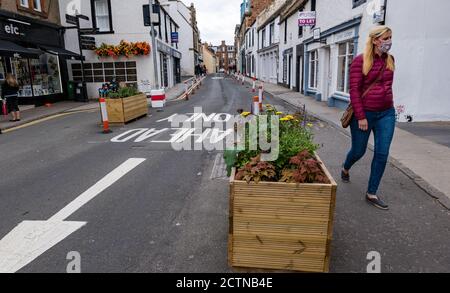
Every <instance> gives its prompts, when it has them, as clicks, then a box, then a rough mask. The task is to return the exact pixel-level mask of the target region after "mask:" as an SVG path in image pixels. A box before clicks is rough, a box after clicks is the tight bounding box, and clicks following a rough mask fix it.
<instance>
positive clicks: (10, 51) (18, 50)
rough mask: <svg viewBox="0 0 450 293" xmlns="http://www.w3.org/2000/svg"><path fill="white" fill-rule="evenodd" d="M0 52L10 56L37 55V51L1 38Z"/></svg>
mask: <svg viewBox="0 0 450 293" xmlns="http://www.w3.org/2000/svg"><path fill="white" fill-rule="evenodd" d="M0 54H1V55H3V56H9V57H18V58H19V57H37V56H39V54H38V53H37V52H36V51H33V50H29V49H27V48H24V47H22V46H19V45H17V44H15V43H13V42H9V41H4V40H0Z"/></svg>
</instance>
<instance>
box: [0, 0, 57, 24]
mask: <svg viewBox="0 0 450 293" xmlns="http://www.w3.org/2000/svg"><path fill="white" fill-rule="evenodd" d="M19 2H20V1H19V0H1V1H0V9H1V10H6V11H9V12H13V13H17V14H20V15H24V16H28V17H31V18H36V19H40V20H44V21H48V22H51V23H54V24H61V19H60V13H59V4H58V1H57V0H41V7H42V12H37V11H34V10H33V9H32V2H33V1H31V0H30V4H29V7H30V8H29V9H27V8H23V7H21V6H20V4H19Z"/></svg>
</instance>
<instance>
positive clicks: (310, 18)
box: [298, 11, 316, 26]
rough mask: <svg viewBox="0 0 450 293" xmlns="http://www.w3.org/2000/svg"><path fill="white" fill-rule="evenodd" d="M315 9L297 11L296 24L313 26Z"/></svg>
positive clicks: (314, 23)
mask: <svg viewBox="0 0 450 293" xmlns="http://www.w3.org/2000/svg"><path fill="white" fill-rule="evenodd" d="M315 25H316V11H300V12H299V13H298V26H315Z"/></svg>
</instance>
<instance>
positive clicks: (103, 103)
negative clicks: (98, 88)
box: [100, 98, 112, 134]
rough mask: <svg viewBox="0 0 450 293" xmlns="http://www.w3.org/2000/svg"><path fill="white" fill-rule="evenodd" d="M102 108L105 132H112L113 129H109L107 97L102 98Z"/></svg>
mask: <svg viewBox="0 0 450 293" xmlns="http://www.w3.org/2000/svg"><path fill="white" fill-rule="evenodd" d="M100 110H101V113H102V123H103V133H104V134H108V133H111V132H112V131H111V130H110V129H109V119H108V110H107V108H106V100H105V98H100Z"/></svg>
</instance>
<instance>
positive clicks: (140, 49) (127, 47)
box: [95, 40, 151, 58]
mask: <svg viewBox="0 0 450 293" xmlns="http://www.w3.org/2000/svg"><path fill="white" fill-rule="evenodd" d="M150 51H151V48H150V44H149V43H147V42H137V43H133V42H131V43H130V42H126V41H124V40H122V41H120V44H119V45H117V46H114V45H108V44H105V43H102V44H101V45H100V47H96V48H95V54H97V56H99V57H113V58H116V57H119V56H125V57H127V58H129V57H130V56H146V55H148V54H150Z"/></svg>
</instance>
